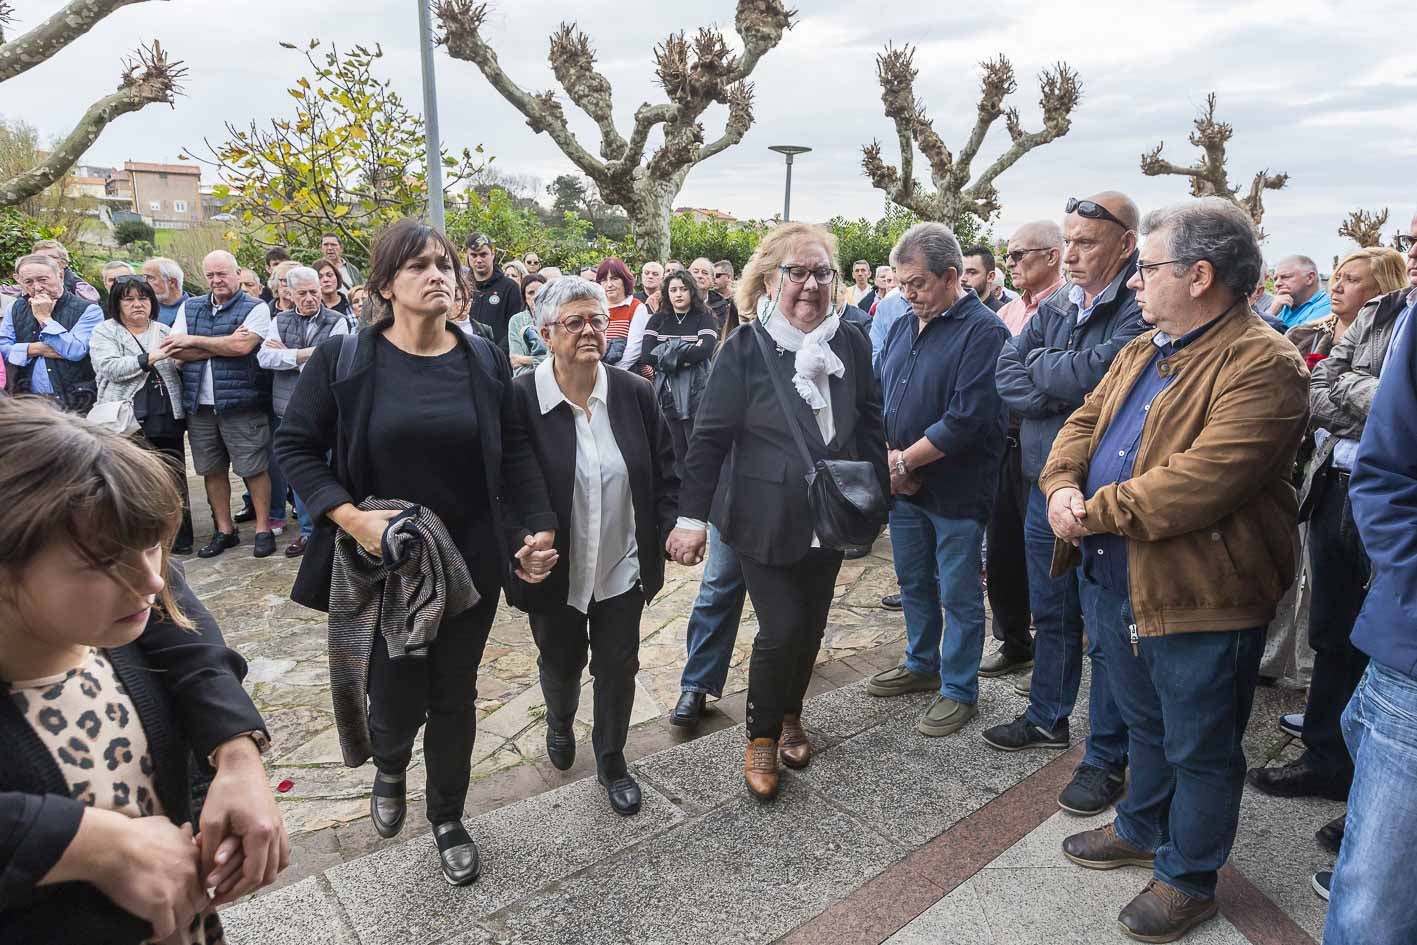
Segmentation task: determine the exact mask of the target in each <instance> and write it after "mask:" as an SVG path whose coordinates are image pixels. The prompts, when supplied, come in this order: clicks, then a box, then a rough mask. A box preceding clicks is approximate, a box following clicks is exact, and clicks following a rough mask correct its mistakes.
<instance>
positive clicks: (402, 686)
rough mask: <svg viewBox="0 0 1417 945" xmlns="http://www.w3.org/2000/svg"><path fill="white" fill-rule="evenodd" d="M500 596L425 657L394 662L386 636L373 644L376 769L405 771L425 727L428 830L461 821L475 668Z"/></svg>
mask: <svg viewBox="0 0 1417 945" xmlns="http://www.w3.org/2000/svg"><path fill="white" fill-rule="evenodd" d="M478 586H479V587H486V586H489V585H485V584H480V585H478ZM500 596H501V595H500V594H488V595H487V596H486V597H484V598H483V599H482V601H481V602H480V603H479V604H478V605H477V606H476V607H474V608H472V609H471V610H468V611H464V612H463V613H461V614H459V615H458V616H456V617H452V618H450V619H448V620H444V621H443V623H442V625H441V626H439V627H438V638H437V639H436V640H434V641H433V645H432V646H431V647H429V648H428V656H427V658H426V659H424V658H417V657H415V658H405V659H397V660H393V659H390V658H389V648H388V645H387V644H385V643H384V638H383V637H382V636H376V637H375V638H374V651H373V653H372V654H371V655H370V658H369V738H370V741H371V742H372V743H373V746H374V764H375V765H376V766H378V768H379V770H380V771H383V772H386V773H389V774H396V773H398V772H400V771H403V770H405V769H407V768H408V763H409V760H410V759H411V758H412V757H413V740H414V738H416V737H417V736H418V729H419V728H420V727H421V726H422V725H423V723H424V722H425V721H426V722H427V723H428V728H427V730H426V731H425V732H424V733H423V764H424V766H425V767H426V768H427V770H428V797H427V809H428V822H429V823H431V824H442V823H447V822H448V821H450V820H460V819H461V818H462V811H463V804H464V802H465V801H466V800H467V785H468V780H469V779H470V777H471V773H472V746H473V741H474V739H475V738H476V735H477V668H478V665H479V664H480V663H481V662H482V651H483V649H484V648H485V647H486V646H487V634H488V632H489V631H490V630H491V629H492V618H493V617H495V616H496V614H497V600H498V598H499V597H500Z"/></svg>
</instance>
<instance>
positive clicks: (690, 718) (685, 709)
mask: <svg viewBox="0 0 1417 945" xmlns="http://www.w3.org/2000/svg"><path fill="white" fill-rule="evenodd" d="M706 698H707V697H706V696H705V695H704V694H703V693H702V692H686V693H684V694H683V695H681V696H680V697H679V702H678V703H677V704H675V706H674V711H673V713H671V714H670V716H669V724H670V725H677V726H679V727H680V728H697V727H698V724H699V717H700V716H701V715H703V714H704V700H705V699H706Z"/></svg>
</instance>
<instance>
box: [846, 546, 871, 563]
mask: <svg viewBox="0 0 1417 945" xmlns="http://www.w3.org/2000/svg"><path fill="white" fill-rule="evenodd" d="M870 553H871V546H870V545H852V546H851V547H850V548H847V549H846V560H847V561H855V560H857V559H858V558H864V557H866V556H867V555H868V554H870Z"/></svg>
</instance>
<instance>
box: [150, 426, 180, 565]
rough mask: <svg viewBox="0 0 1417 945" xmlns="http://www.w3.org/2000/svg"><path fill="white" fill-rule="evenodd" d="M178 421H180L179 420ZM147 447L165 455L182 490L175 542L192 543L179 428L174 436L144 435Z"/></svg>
mask: <svg viewBox="0 0 1417 945" xmlns="http://www.w3.org/2000/svg"><path fill="white" fill-rule="evenodd" d="M178 423H181V421H180V420H179V421H178ZM144 442H145V443H147V445H148V448H149V449H153V450H156V451H157V452H159V453H161V454H162V455H163V456H165V457H167V460H168V462H169V463H170V464H171V465H172V474H173V476H175V477H176V479H177V488H178V489H179V490H181V492H182V527H181V528H180V529H178V531H177V539H176V544H179V545H190V544H192V496H191V494H190V493H189V492H188V490H187V449H186V446H185V445H184V442H183V439H182V431H181V430H180V429H179V430H178V432H177V434H176V435H175V436H160V437H145V438H144Z"/></svg>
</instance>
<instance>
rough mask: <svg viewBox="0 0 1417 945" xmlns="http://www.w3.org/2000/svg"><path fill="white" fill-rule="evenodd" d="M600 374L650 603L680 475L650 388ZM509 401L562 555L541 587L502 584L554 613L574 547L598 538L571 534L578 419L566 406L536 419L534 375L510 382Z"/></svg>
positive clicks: (524, 604) (616, 372) (530, 606)
mask: <svg viewBox="0 0 1417 945" xmlns="http://www.w3.org/2000/svg"><path fill="white" fill-rule="evenodd" d="M605 372H606V384H607V388H606V400H607V409H608V410H609V412H610V429H611V431H612V432H613V433H614V434H615V444H616V445H617V446H619V448H620V455H621V456H623V457H624V459H625V468H626V470H628V472H629V476H630V500H631V503H632V504H633V505H634V511H635V544H636V545H638V546H639V558H640V585H641V587H643V588H644V592H645V601H646V602H648V601H651V600H653V599H654V596H655V595H656V594H658V593H659V591H660V588H662V587H663V586H664V558H665V551H664V543H665V541H666V540H667V539H668V538H669V532H670V531H672V530H673V528H674V523H675V521H676V519H677V517H678V504H679V477H677V476H676V475H674V444H673V440H672V439H671V437H670V435H669V427H668V425H667V424H666V423H665V422H664V416H663V414H661V413H660V412H659V407H658V406H656V405H655V402H654V385H653V384H651V383H650V382H649V381H647V380H645V379H644V378H642V377H639V376H637V375H634V374H631V373H630V372H628V371H622V370H620V369H619V368H605ZM512 400H513V401H514V402H515V404H516V409H517V413H518V416H519V418H520V422H521V423H522V424H523V425H524V426H525V427H526V429H527V430H528V431H530V434H531V446H532V450H533V451H534V452H535V453H536V456H537V459H539V460H540V461H541V468H542V469H543V470H544V471H545V473H546V485H547V489H548V490H549V492H550V494H551V508H552V509H554V510H555V512H556V519H557V521H559V522H561V523H562V525H561V528H560V529H559V530H557V532H556V550H557V551H559V552H560V553H561V557H560V560H559V561H558V562H557V563H556V567H555V568H553V569H552V571H551V573H550V574H549V575H548V576H547V578H546V580H545V581H543V582H542V583H540V584H524V583H523V582H522V581H520V580H518V579H517V578H516V577H515V576H513V577H512V580H511V583H510V584H509V585H508V586H507V599H508V600H509V601H511V602H512V604H513V605H515V606H517V607H520V608H521V609H522V610H525V611H528V612H529V613H548V614H549V613H556V612H558V611H560V609H561V608H563V607H565V606H566V597H567V595H568V594H569V591H570V580H571V556H572V555H573V554H575V549H576V548H577V547H581V546H583V545H584V544H585V542H586V541H598V540H599V536H590V537H587V536H578V535H573V534H571V499H572V495H573V494H574V492H575V486H576V419H575V415H574V414H573V413H572V412H571V408H570V405H569V404H565V403H562V404H560V405H558V406H557V407H556V408H555V409H554V410H552V411H551V412H550V413H548V414H546V415H545V416H543V415H542V413H541V403H540V401H539V400H538V398H537V396H536V372H535V371H532V372H530V373H527V374H523V375H522V376H521V377H518V378H517V379H516V380H514V381H512Z"/></svg>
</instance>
